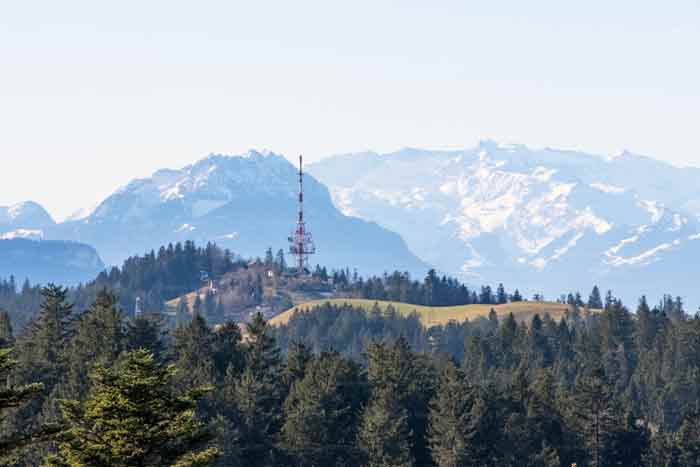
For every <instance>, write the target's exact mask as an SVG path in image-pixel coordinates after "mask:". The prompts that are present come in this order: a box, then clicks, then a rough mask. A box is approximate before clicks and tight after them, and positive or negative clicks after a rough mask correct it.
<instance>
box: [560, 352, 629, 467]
mask: <svg viewBox="0 0 700 467" xmlns="http://www.w3.org/2000/svg"><path fill="white" fill-rule="evenodd" d="M570 409H571V410H572V416H573V417H572V423H573V424H574V426H575V427H576V428H577V429H578V430H579V432H580V433H581V434H582V436H583V440H584V443H585V446H586V452H587V457H588V458H589V463H588V465H590V466H591V467H602V466H604V465H605V464H604V460H605V454H606V449H607V446H608V443H609V441H610V437H611V434H612V432H613V430H614V429H615V426H616V422H617V421H616V414H615V407H614V401H613V393H612V390H611V388H610V386H609V384H608V382H607V378H606V376H605V372H604V371H603V368H602V367H600V366H597V367H595V368H593V369H592V371H591V372H590V373H589V374H588V375H585V376H583V377H582V378H581V379H580V381H579V382H578V384H577V385H576V391H575V393H574V396H573V400H572V405H571V407H570Z"/></svg>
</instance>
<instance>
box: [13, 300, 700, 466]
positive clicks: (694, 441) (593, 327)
mask: <svg viewBox="0 0 700 467" xmlns="http://www.w3.org/2000/svg"><path fill="white" fill-rule="evenodd" d="M592 295H593V294H592ZM39 299H40V301H41V312H40V313H39V314H38V315H37V316H36V317H35V318H34V319H33V320H32V321H31V323H30V324H29V325H27V326H25V328H24V329H23V330H22V331H21V332H20V333H18V335H17V336H14V335H13V333H12V325H11V322H10V319H9V315H8V314H7V313H2V314H0V333H1V334H2V335H0V341H1V344H2V346H3V348H5V349H6V350H3V351H2V352H1V353H0V363H2V364H0V370H2V371H3V372H4V374H5V376H6V378H7V381H8V386H7V387H6V389H5V390H4V391H3V392H0V409H2V414H3V425H2V438H0V450H1V451H2V457H3V461H4V462H5V463H6V464H7V465H18V466H39V465H43V466H56V467H57V466H84V465H85V466H87V465H89V466H108V465H109V466H135V465H149V466H150V465H162V466H171V465H172V466H205V465H216V466H236V465H240V466H261V467H262V466H351V465H364V466H371V467H374V466H377V467H379V466H416V467H418V466H433V465H434V466H440V467H442V466H505V465H508V466H516V465H517V466H523V465H525V466H570V465H571V464H572V463H576V464H577V465H578V466H618V465H619V466H696V465H700V457H698V456H699V453H700V413H699V412H698V403H699V401H700V318H697V317H690V316H687V315H686V314H685V313H683V312H682V310H677V309H673V310H672V307H673V306H674V302H673V301H671V302H670V305H668V306H669V310H664V309H663V308H664V304H663V303H662V304H661V305H660V306H658V307H654V308H651V307H650V306H649V305H648V304H647V303H646V301H645V300H641V301H640V303H639V306H638V308H637V309H636V313H631V312H630V311H629V310H627V308H625V306H624V305H623V304H622V303H621V302H619V301H618V300H616V299H614V298H613V297H612V295H610V294H609V295H608V297H607V298H606V299H605V300H604V303H603V304H602V305H603V309H602V310H601V311H599V312H590V311H587V308H580V307H578V306H576V305H574V304H572V306H571V307H570V308H571V312H570V313H569V314H568V315H567V317H566V319H564V320H562V321H561V322H554V321H553V320H552V319H551V318H549V317H548V316H541V317H540V316H536V317H535V318H534V319H533V320H532V322H531V323H529V324H527V325H526V324H524V323H521V324H518V323H517V322H515V320H514V319H513V318H512V316H511V317H507V318H505V319H502V320H500V321H499V320H498V319H497V318H496V316H495V314H492V315H491V316H490V317H489V318H488V319H480V320H478V321H474V322H468V323H451V324H450V325H448V326H445V327H436V328H431V329H429V330H426V329H424V328H423V327H421V326H420V324H419V322H418V320H417V318H416V317H415V316H409V317H402V316H400V315H398V314H396V313H392V311H391V310H388V311H385V312H379V311H378V310H375V311H373V312H370V313H367V312H364V311H361V310H357V309H353V308H352V307H337V306H332V305H325V306H321V307H319V308H318V309H316V310H313V311H311V312H307V313H303V314H299V315H297V316H295V317H294V318H292V320H291V321H290V322H289V324H288V325H286V326H282V327H279V328H270V327H268V326H267V323H266V322H265V321H264V319H263V318H262V316H260V315H256V316H255V317H254V318H253V319H252V321H251V322H250V323H249V324H247V325H242V326H245V335H246V339H245V340H243V339H242V337H241V336H242V331H243V329H241V327H239V326H238V325H237V324H234V323H227V324H225V325H222V326H217V327H216V328H212V327H210V326H209V325H208V324H207V322H206V320H205V319H204V318H203V317H202V316H200V315H195V316H194V317H193V319H192V320H191V321H190V322H189V323H185V324H182V325H180V326H179V327H178V328H177V329H175V330H173V331H171V332H167V331H166V330H165V329H164V328H163V326H162V323H161V322H160V320H159V318H158V315H157V314H150V315H145V316H139V317H137V318H132V317H127V316H126V314H125V313H123V312H122V311H121V310H120V307H119V301H118V300H117V298H116V297H115V296H114V295H113V294H112V293H110V292H109V291H106V290H103V291H100V292H98V293H97V297H96V299H95V301H94V302H93V303H91V304H90V305H89V306H88V307H87V308H86V309H84V310H78V309H77V306H75V305H74V304H72V303H71V302H70V300H69V293H68V291H67V290H66V289H63V288H61V287H57V286H47V287H44V288H42V289H41V290H40V296H39ZM670 310H672V311H673V313H670V314H669V311H670ZM9 349H14V350H12V351H10V350H9ZM13 359H14V360H13ZM14 448H16V449H14Z"/></svg>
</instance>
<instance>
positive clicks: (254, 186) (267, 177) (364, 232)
mask: <svg viewBox="0 0 700 467" xmlns="http://www.w3.org/2000/svg"><path fill="white" fill-rule="evenodd" d="M296 171H297V169H296V168H295V167H294V166H293V165H292V164H291V163H290V162H289V161H287V160H286V159H285V158H284V157H282V156H280V155H277V154H273V153H260V152H256V151H250V152H248V153H247V154H244V155H241V156H222V155H212V156H209V157H207V158H205V159H202V160H200V161H198V162H196V163H195V164H192V165H189V166H187V167H184V168H182V169H179V170H173V169H164V170H159V171H157V172H155V173H154V174H153V175H152V176H151V177H149V178H145V179H138V180H134V181H132V182H131V183H129V184H128V185H126V186H125V187H123V188H121V189H119V190H118V191H116V192H115V193H114V194H112V195H111V196H110V197H108V198H107V199H106V200H105V201H103V202H102V203H101V204H100V205H99V206H97V207H96V208H95V209H94V210H92V211H91V212H89V214H88V215H86V216H78V218H77V219H74V220H68V221H66V222H64V223H61V224H59V225H57V226H56V227H55V228H53V229H51V232H50V238H57V239H69V240H76V241H80V242H85V243H88V244H90V245H93V246H95V247H96V248H97V250H98V251H99V252H100V254H101V255H102V257H103V258H104V259H105V261H106V262H108V263H109V264H118V263H119V262H121V261H122V260H123V259H125V258H126V257H128V256H130V255H133V254H137V253H138V254H142V253H143V252H144V251H147V250H150V249H152V248H158V247H159V246H161V245H164V244H167V243H169V242H176V241H183V240H195V241H197V242H199V243H204V242H207V241H213V242H216V243H217V244H219V245H220V246H222V247H226V248H229V249H231V250H232V251H233V252H234V253H237V254H241V255H243V256H257V255H262V254H263V253H264V251H265V249H266V248H268V247H272V248H273V249H275V250H276V249H279V248H284V249H285V250H286V246H287V245H286V243H287V237H288V235H289V233H290V232H291V231H292V229H293V227H294V223H295V220H296V209H297V204H296V199H297V189H298V185H297V183H298V182H297V180H298V179H297V172H296ZM304 189H305V208H306V213H305V216H306V221H307V224H308V227H309V228H310V229H311V231H312V232H313V234H314V236H315V240H316V246H317V251H318V254H317V255H315V256H314V257H313V258H312V264H315V263H319V264H324V265H327V266H335V267H346V266H347V267H357V268H358V270H360V271H362V272H371V273H376V272H383V271H384V270H387V269H394V268H397V269H401V270H408V271H411V272H415V273H418V272H420V273H423V272H424V271H425V270H426V268H427V267H428V266H427V265H426V264H425V263H424V262H422V261H420V260H419V259H418V258H417V257H416V256H415V255H414V254H413V253H411V252H410V251H409V250H408V248H407V246H406V244H405V242H404V241H403V240H402V239H401V238H400V237H399V236H398V235H396V234H395V233H392V232H389V231H387V230H386V229H384V228H382V227H380V226H378V225H377V224H375V223H372V222H368V221H365V220H361V219H358V218H353V217H348V216H345V215H343V214H342V213H341V212H340V211H339V210H338V209H336V208H335V206H334V205H333V202H332V200H331V196H330V193H329V192H328V190H327V188H326V187H325V186H323V185H322V184H321V183H319V182H318V181H316V180H315V179H314V178H313V177H311V176H305V178H304Z"/></svg>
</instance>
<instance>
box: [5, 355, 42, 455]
mask: <svg viewBox="0 0 700 467" xmlns="http://www.w3.org/2000/svg"><path fill="white" fill-rule="evenodd" d="M11 354H12V349H9V348H4V349H0V380H2V381H7V380H9V375H10V373H11V372H12V371H13V370H14V369H15V368H16V367H17V365H18V362H17V360H14V359H13V358H12V357H11ZM43 389H44V385H43V384H41V383H32V384H24V385H19V386H15V385H12V384H9V383H8V384H3V385H2V388H1V389H0V413H2V412H5V411H7V409H13V408H16V407H20V406H22V405H24V404H25V403H26V402H27V401H29V400H31V399H33V398H35V397H36V396H37V395H38V394H39V393H40V392H41V391H42V390H43ZM2 418H3V419H4V417H2ZM55 431H56V428H55V427H48V426H47V427H43V428H41V429H38V430H35V431H29V430H26V429H23V430H21V431H20V432H17V433H10V434H8V433H4V434H3V435H2V436H0V463H4V462H6V461H7V460H8V456H10V455H11V454H12V453H13V452H14V451H16V450H18V449H20V448H22V447H24V446H26V445H28V444H29V443H31V442H32V441H33V440H35V439H38V438H40V437H42V436H43V435H47V434H50V433H53V432H55Z"/></svg>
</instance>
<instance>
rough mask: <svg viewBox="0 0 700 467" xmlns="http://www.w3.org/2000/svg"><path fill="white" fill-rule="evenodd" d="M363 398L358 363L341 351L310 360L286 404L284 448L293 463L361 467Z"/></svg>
mask: <svg viewBox="0 0 700 467" xmlns="http://www.w3.org/2000/svg"><path fill="white" fill-rule="evenodd" d="M362 395H363V391H362V382H361V379H360V367H359V366H358V365H357V364H355V363H352V362H349V361H348V360H345V359H343V358H342V357H340V355H339V354H337V353H324V354H322V355H320V356H319V357H318V358H317V359H314V360H313V361H312V362H309V363H308V364H307V368H306V369H305V371H304V376H303V378H301V379H298V380H296V381H295V383H294V384H293V385H292V388H291V390H290V392H289V396H288V397H287V400H286V401H285V403H284V416H285V423H284V425H283V426H282V432H281V439H282V447H283V448H284V449H285V450H286V451H287V453H288V455H289V456H290V460H291V462H292V464H294V465H298V466H306V465H323V466H328V467H332V466H349V465H356V464H357V461H358V451H357V448H356V446H355V439H356V436H357V432H356V430H357V426H358V418H359V414H360V405H361V403H362V401H363V397H362Z"/></svg>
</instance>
